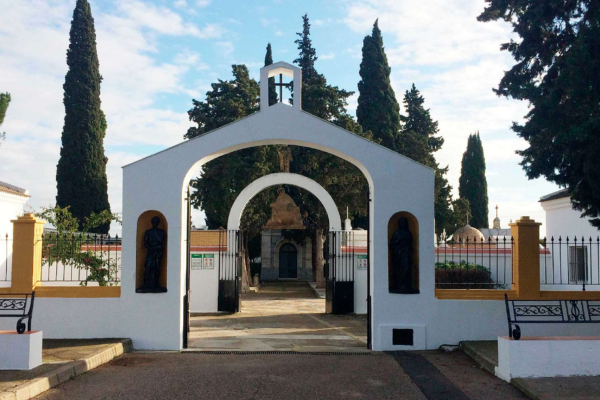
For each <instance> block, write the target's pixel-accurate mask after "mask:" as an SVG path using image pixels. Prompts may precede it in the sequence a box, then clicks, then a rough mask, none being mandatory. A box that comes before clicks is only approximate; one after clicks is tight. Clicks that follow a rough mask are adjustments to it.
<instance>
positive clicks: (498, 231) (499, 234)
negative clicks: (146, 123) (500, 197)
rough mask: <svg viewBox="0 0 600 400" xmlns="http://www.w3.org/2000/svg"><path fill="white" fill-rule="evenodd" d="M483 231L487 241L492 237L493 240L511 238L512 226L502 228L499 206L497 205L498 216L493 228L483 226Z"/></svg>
mask: <svg viewBox="0 0 600 400" xmlns="http://www.w3.org/2000/svg"><path fill="white" fill-rule="evenodd" d="M480 231H481V233H482V234H483V238H484V240H485V241H489V240H490V238H491V239H492V241H496V240H502V241H503V240H504V238H507V240H508V239H510V237H511V233H510V228H502V226H501V225H500V217H499V216H498V206H496V218H494V224H493V225H492V228H491V229H490V228H481V229H480Z"/></svg>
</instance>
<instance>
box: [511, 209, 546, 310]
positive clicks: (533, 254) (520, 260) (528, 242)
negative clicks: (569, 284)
mask: <svg viewBox="0 0 600 400" xmlns="http://www.w3.org/2000/svg"><path fill="white" fill-rule="evenodd" d="M509 225H510V228H511V234H512V237H513V238H514V240H515V243H514V248H513V257H512V262H513V282H514V284H513V289H514V290H516V292H517V297H518V298H520V299H530V300H535V299H538V298H539V297H540V243H539V240H540V225H541V223H540V222H535V221H534V220H532V219H531V218H529V217H521V219H519V220H517V221H516V222H514V223H511V224H509Z"/></svg>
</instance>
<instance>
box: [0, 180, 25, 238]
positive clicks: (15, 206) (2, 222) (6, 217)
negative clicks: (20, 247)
mask: <svg viewBox="0 0 600 400" xmlns="http://www.w3.org/2000/svg"><path fill="white" fill-rule="evenodd" d="M29 197H31V196H29V191H28V190H26V189H23V188H20V187H17V186H14V185H10V184H8V183H5V182H0V237H2V238H3V239H4V238H5V237H6V234H8V236H9V237H12V224H11V222H10V221H11V220H13V219H16V218H17V217H18V216H19V215H21V214H23V207H24V206H25V203H26V202H27V200H29Z"/></svg>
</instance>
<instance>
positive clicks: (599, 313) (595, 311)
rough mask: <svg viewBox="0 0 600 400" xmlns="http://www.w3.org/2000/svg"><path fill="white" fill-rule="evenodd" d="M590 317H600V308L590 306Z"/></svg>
mask: <svg viewBox="0 0 600 400" xmlns="http://www.w3.org/2000/svg"><path fill="white" fill-rule="evenodd" d="M588 312H589V314H590V317H600V306H588Z"/></svg>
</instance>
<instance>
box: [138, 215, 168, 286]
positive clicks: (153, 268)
mask: <svg viewBox="0 0 600 400" xmlns="http://www.w3.org/2000/svg"><path fill="white" fill-rule="evenodd" d="M151 223H152V228H151V229H148V230H147V231H146V232H145V233H144V247H145V248H146V249H147V252H146V262H145V263H144V284H143V285H142V287H141V288H139V289H137V290H136V292H138V293H164V292H166V291H167V288H164V287H161V286H160V283H159V281H160V261H161V260H162V257H163V252H164V247H165V231H164V230H162V229H160V228H159V227H158V225H160V218H158V217H153V218H152V220H151Z"/></svg>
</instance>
